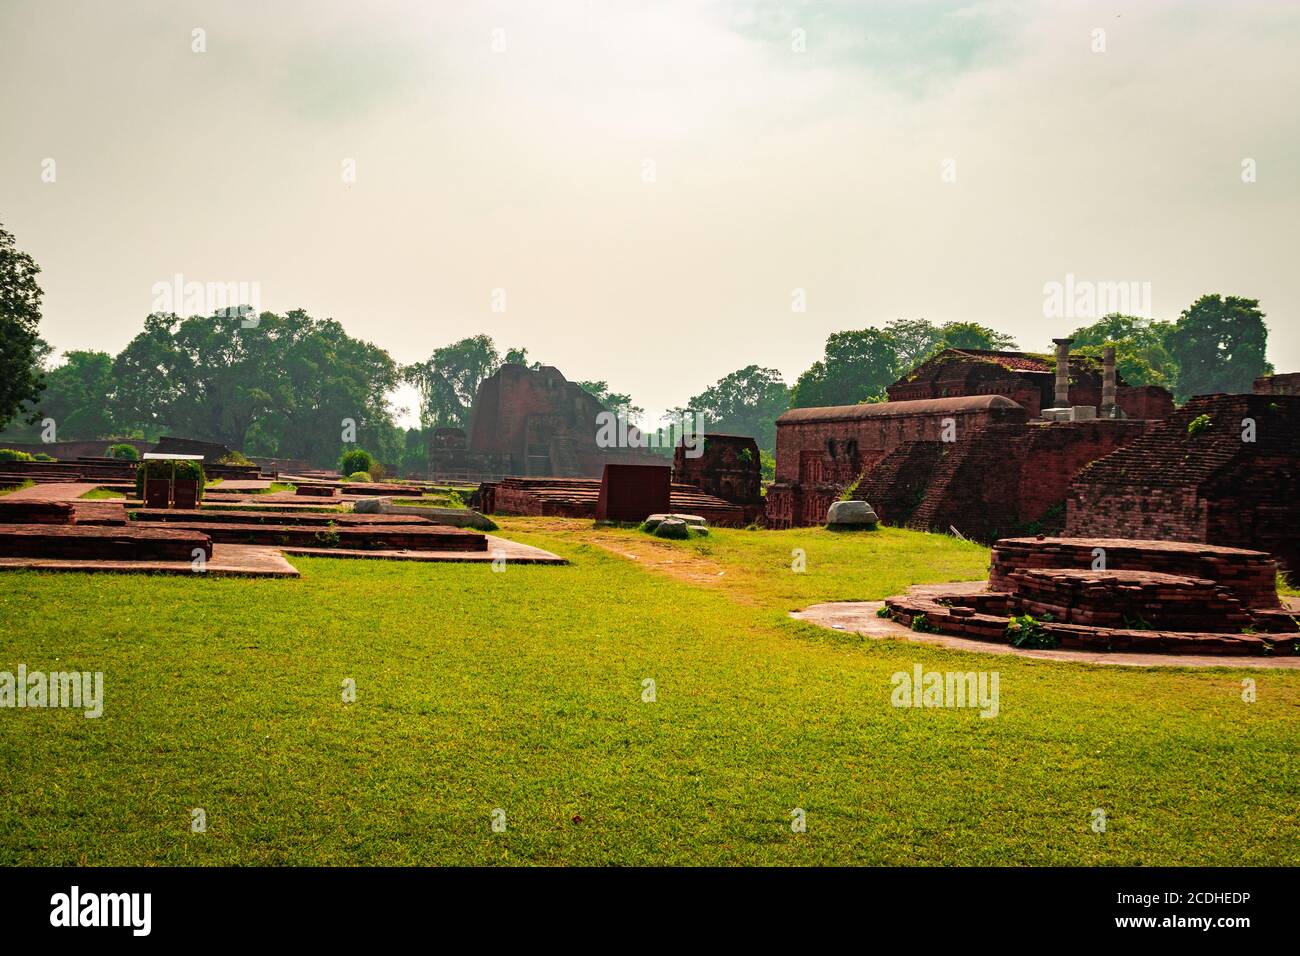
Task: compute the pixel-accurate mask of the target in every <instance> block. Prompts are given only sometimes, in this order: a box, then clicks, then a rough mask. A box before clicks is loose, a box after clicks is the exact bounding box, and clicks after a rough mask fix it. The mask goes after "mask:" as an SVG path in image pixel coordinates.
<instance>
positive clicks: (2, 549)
mask: <svg viewBox="0 0 1300 956" xmlns="http://www.w3.org/2000/svg"><path fill="white" fill-rule="evenodd" d="M195 550H201V551H202V552H203V554H204V556H205V557H207V558H211V557H212V538H211V537H210V536H208V535H206V534H204V533H202V532H201V531H193V530H185V529H174V528H152V527H144V528H137V527H124V528H121V527H112V526H105V525H91V526H85V525H73V524H64V525H43V524H19V525H0V556H3V557H8V558H64V559H77V560H88V561H191V560H193V558H194V551H195Z"/></svg>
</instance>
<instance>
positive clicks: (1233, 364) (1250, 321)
mask: <svg viewBox="0 0 1300 956" xmlns="http://www.w3.org/2000/svg"><path fill="white" fill-rule="evenodd" d="M1267 345H1268V327H1267V326H1266V325H1265V324H1264V313H1263V312H1261V311H1260V310H1259V300H1258V299H1246V298H1241V297H1239V296H1234V295H1230V296H1228V297H1227V298H1226V299H1225V298H1224V297H1223V296H1220V295H1203V296H1201V297H1200V298H1199V299H1197V300H1196V301H1195V302H1193V303H1192V304H1191V305H1190V306H1189V307H1188V308H1186V309H1184V310H1183V313H1182V315H1181V316H1179V319H1178V323H1177V324H1176V325H1175V326H1174V328H1173V329H1172V330H1170V331H1169V333H1168V335H1167V336H1166V337H1165V346H1166V347H1167V348H1168V349H1169V354H1170V355H1171V356H1173V359H1174V361H1176V362H1177V363H1178V389H1177V396H1178V400H1179V401H1186V400H1187V399H1189V398H1191V397H1192V396H1193V395H1208V394H1212V393H1214V392H1228V393H1234V394H1235V393H1241V392H1249V391H1250V390H1251V388H1252V386H1253V384H1254V381H1255V379H1256V378H1257V377H1259V376H1260V375H1266V374H1268V373H1269V372H1271V371H1272V370H1273V367H1272V366H1271V365H1269V364H1268V361H1267V360H1266V359H1265V358H1264V351H1265V348H1266V347H1267Z"/></svg>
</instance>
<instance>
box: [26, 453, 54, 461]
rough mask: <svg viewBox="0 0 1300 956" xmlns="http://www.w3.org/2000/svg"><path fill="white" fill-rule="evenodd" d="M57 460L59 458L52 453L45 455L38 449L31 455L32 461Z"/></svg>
mask: <svg viewBox="0 0 1300 956" xmlns="http://www.w3.org/2000/svg"><path fill="white" fill-rule="evenodd" d="M58 460H59V459H57V458H55V457H54V456H53V455H47V454H45V452H43V451H38V452H37V453H36V454H34V455H32V461H58Z"/></svg>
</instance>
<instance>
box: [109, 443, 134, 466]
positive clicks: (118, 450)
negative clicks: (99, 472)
mask: <svg viewBox="0 0 1300 956" xmlns="http://www.w3.org/2000/svg"><path fill="white" fill-rule="evenodd" d="M104 457H105V458H116V459H117V460H118V461H139V460H140V453H139V452H138V451H136V448H135V446H134V445H128V444H126V443H124V442H123V443H119V444H117V445H109V446H108V449H107V450H106V451H105V452H104Z"/></svg>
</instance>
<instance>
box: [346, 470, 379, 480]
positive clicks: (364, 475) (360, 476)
mask: <svg viewBox="0 0 1300 956" xmlns="http://www.w3.org/2000/svg"><path fill="white" fill-rule="evenodd" d="M373 480H374V479H373V478H371V477H370V473H369V472H366V471H354V472H353V473H352V474H350V475H348V476H347V478H345V479H344V481H373Z"/></svg>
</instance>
